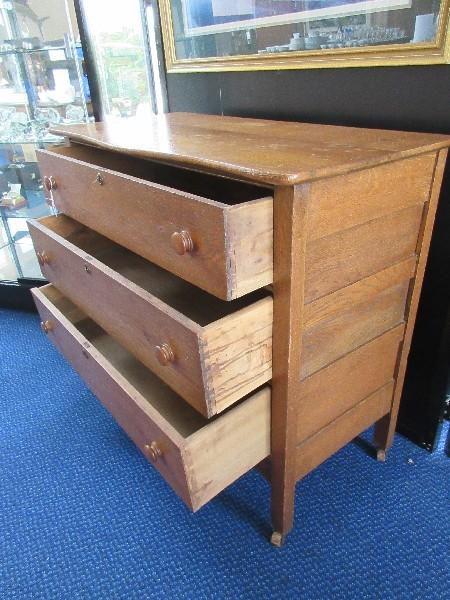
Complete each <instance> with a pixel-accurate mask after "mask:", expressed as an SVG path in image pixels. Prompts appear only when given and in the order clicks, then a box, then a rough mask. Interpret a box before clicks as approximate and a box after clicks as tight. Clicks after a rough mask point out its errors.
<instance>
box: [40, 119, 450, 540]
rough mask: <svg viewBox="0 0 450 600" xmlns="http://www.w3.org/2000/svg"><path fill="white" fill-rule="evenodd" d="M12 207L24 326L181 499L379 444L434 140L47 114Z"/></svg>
mask: <svg viewBox="0 0 450 600" xmlns="http://www.w3.org/2000/svg"><path fill="white" fill-rule="evenodd" d="M53 131H54V133H57V134H59V135H63V136H65V137H66V140H67V143H66V144H65V145H62V146H60V147H57V148H54V149H52V150H42V151H39V163H40V168H41V172H42V177H43V181H44V186H45V188H46V193H47V195H48V201H49V203H50V204H51V206H52V207H53V212H54V214H53V215H52V216H49V217H45V218H43V219H40V220H39V221H30V223H29V226H30V231H31V235H32V237H33V241H34V245H35V249H36V252H37V256H38V260H39V262H40V264H41V266H42V270H43V273H44V274H45V276H46V277H47V278H48V280H49V281H50V284H49V285H48V286H45V287H43V288H40V289H36V290H34V296H35V300H36V304H37V307H38V310H39V312H40V315H41V319H42V328H43V330H44V332H45V333H46V334H47V335H48V336H49V338H50V339H51V340H52V341H53V343H54V344H55V345H56V346H57V347H58V348H59V349H60V351H61V352H62V353H63V354H64V356H65V357H66V358H67V359H68V360H69V361H70V362H71V363H72V365H73V366H74V367H75V368H76V369H77V371H78V372H79V373H80V374H81V376H82V377H83V378H84V380H85V381H86V383H87V384H88V385H89V387H90V388H91V389H92V391H93V392H94V393H95V394H96V396H97V397H98V398H99V400H100V401H102V402H103V403H104V405H105V406H106V407H107V408H108V409H109V410H110V412H111V413H112V414H113V416H114V417H115V418H116V420H117V421H118V422H119V423H120V425H121V426H122V427H123V428H124V430H125V431H126V432H127V433H128V435H129V436H130V437H131V438H132V439H133V440H134V441H135V443H136V444H137V446H138V447H139V448H140V449H141V450H142V452H144V454H145V455H146V456H147V458H148V459H149V461H151V462H152V463H153V465H154V467H155V468H156V469H158V471H159V472H160V473H161V475H162V476H163V477H164V478H165V479H166V481H167V482H168V483H169V485H170V486H171V487H172V488H173V489H174V490H175V491H176V492H177V493H178V495H179V496H180V497H181V498H182V499H183V500H184V501H185V502H186V503H187V504H188V506H190V508H192V509H193V510H197V509H198V508H200V507H201V506H202V505H204V504H205V503H206V502H208V501H209V500H211V498H213V497H214V496H215V495H217V494H218V493H219V492H220V491H221V490H223V489H224V488H225V487H226V486H228V485H229V484H231V483H232V482H233V481H235V480H236V479H237V478H238V477H240V476H241V475H243V474H244V473H246V472H247V471H248V470H250V469H251V468H253V467H255V466H258V467H259V468H260V469H261V471H262V472H263V473H264V474H265V475H266V476H267V477H268V479H269V480H270V483H271V489H272V516H273V529H274V533H273V535H272V542H273V543H274V544H275V545H281V543H282V542H283V540H284V538H285V536H286V534H287V533H288V532H289V530H290V529H291V527H292V523H293V500H294V493H295V484H296V482H297V481H298V480H299V479H301V478H302V477H303V476H304V475H306V474H307V473H309V472H310V471H311V470H312V469H314V468H315V467H316V466H317V465H319V464H320V463H321V462H323V461H324V460H325V459H326V458H328V457H329V456H330V455H332V454H333V453H334V452H336V451H337V450H338V449H339V448H341V447H342V446H343V445H345V444H346V443H348V442H349V441H351V440H352V439H353V438H354V437H356V436H357V435H359V434H360V433H361V432H362V431H363V430H365V429H367V428H368V427H370V426H371V425H373V424H375V448H376V450H377V457H378V459H379V460H383V459H384V458H385V452H386V450H387V449H388V448H389V447H390V446H391V444H392V440H393V435H394V430H395V422H396V418H397V413H398V404H399V400H400V394H401V388H402V384H403V378H404V372H405V366H406V360H407V355H408V351H409V346H410V341H411V335H412V329H413V326H414V319H415V314H416V310H417V303H418V299H419V295H420V287H421V282H422V278H423V273H424V268H425V264H426V258H427V252H428V247H429V242H430V237H431V231H432V226H433V219H434V214H435V210H436V204H437V201H438V197H439V190H440V185H441V180H442V174H443V169H444V164H445V158H446V153H447V146H448V145H450V140H449V138H446V137H444V136H439V135H428V134H416V133H404V132H394V131H380V130H365V129H356V128H344V127H332V126H321V125H310V124H301V123H277V122H271V121H261V120H251V119H238V118H232V117H211V116H206V115H189V114H181V113H179V114H177V113H174V114H170V115H167V116H165V117H155V118H154V119H152V120H148V121H146V122H138V121H127V122H119V123H115V124H109V125H106V124H102V123H97V124H95V125H94V124H92V125H76V126H61V127H59V128H57V129H54V130H53Z"/></svg>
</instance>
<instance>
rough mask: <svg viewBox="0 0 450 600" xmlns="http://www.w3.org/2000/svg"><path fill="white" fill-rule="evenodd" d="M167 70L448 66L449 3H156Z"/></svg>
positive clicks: (257, 0) (380, 0) (251, 0)
mask: <svg viewBox="0 0 450 600" xmlns="http://www.w3.org/2000/svg"><path fill="white" fill-rule="evenodd" d="M158 2H159V9H160V14H161V24H162V31H163V38H164V48H165V55H166V63H167V69H168V71H169V72H180V71H185V72H189V71H223V70H229V71H232V70H235V71H236V70H257V69H295V68H320V67H329V68H330V67H350V66H380V65H405V64H408V65H411V64H439V63H445V62H449V61H450V25H449V21H450V0H158Z"/></svg>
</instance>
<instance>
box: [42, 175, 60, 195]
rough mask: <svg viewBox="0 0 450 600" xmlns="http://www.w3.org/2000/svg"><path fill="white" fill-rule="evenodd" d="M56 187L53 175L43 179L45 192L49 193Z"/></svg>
mask: <svg viewBox="0 0 450 600" xmlns="http://www.w3.org/2000/svg"><path fill="white" fill-rule="evenodd" d="M57 187H58V186H57V185H56V179H55V178H54V177H53V175H50V176H49V177H48V176H47V175H46V176H45V177H44V188H45V189H46V190H47V192H51V191H52V190H55V189H56V188H57Z"/></svg>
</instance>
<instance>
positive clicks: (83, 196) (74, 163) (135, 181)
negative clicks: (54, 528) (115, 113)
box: [38, 148, 272, 300]
mask: <svg viewBox="0 0 450 600" xmlns="http://www.w3.org/2000/svg"><path fill="white" fill-rule="evenodd" d="M70 154H71V149H70V148H63V149H60V150H58V149H54V150H40V151H38V159H39V166H40V169H41V174H42V176H43V177H44V176H50V175H53V176H54V177H55V179H56V181H57V188H56V189H55V190H54V192H53V198H54V201H55V205H56V207H57V209H58V210H59V211H60V212H62V213H64V214H66V215H69V216H70V217H72V218H73V219H75V220H77V221H79V222H80V223H83V224H84V225H86V226H87V227H90V228H91V229H94V230H95V231H98V232H99V233H101V234H102V235H104V236H106V237H108V238H110V239H111V240H113V241H115V242H117V243H118V244H121V245H122V246H124V247H126V248H128V249H130V250H131V251H133V252H135V253H136V254H139V255H140V256H143V257H144V258H146V259H148V260H150V261H152V262H154V263H156V264H158V265H159V266H161V267H163V268H164V269H167V270H168V271H170V272H171V273H174V274H175V275H178V276H179V277H182V278H183V279H186V280H187V281H190V282H191V283H193V284H195V285H196V286H198V287H200V288H202V289H205V290H206V291H208V292H210V293H211V294H214V295H216V296H218V297H219V298H223V299H225V300H230V299H233V298H236V297H237V296H238V295H242V293H247V292H249V291H251V290H252V289H257V288H259V287H262V286H264V285H266V284H267V283H270V282H271V276H272V272H271V261H272V248H271V235H272V234H271V230H270V228H269V227H268V222H269V219H270V215H271V210H270V205H271V199H267V198H261V202H258V201H253V202H252V203H251V210H249V211H246V216H245V221H243V222H242V223H241V222H240V220H239V219H237V220H236V219H233V218H230V216H229V215H230V214H232V212H233V210H237V211H238V212H239V204H236V206H229V205H227V204H224V203H220V202H216V201H214V200H210V199H207V198H202V197H200V196H195V195H193V194H190V193H187V192H184V191H182V190H181V191H180V190H177V189H174V188H169V187H167V186H163V185H160V184H157V183H153V182H151V181H146V180H144V179H140V178H137V177H134V176H131V175H128V174H127V173H123V172H119V171H115V170H111V169H108V168H104V167H99V166H98V165H95V164H91V163H89V162H87V161H83V160H80V150H79V148H77V150H76V153H75V154H76V158H73V157H72V156H70ZM87 158H90V155H88V156H87ZM125 165H126V162H125ZM114 166H116V164H115V163H114ZM99 172H100V173H101V175H102V177H103V183H102V184H101V185H99V184H98V183H97V182H96V176H97V174H98V173H99ZM261 193H262V194H264V191H262V192H261ZM243 198H245V195H243ZM260 213H261V214H260ZM235 224H238V229H237V231H234V230H233V226H234V225H235ZM179 231H188V232H189V234H190V236H191V238H192V240H193V243H194V249H193V251H192V252H190V253H187V254H184V255H183V256H180V255H179V254H177V252H176V251H175V250H174V249H173V247H172V244H171V238H172V235H173V234H174V233H175V232H179ZM240 235H245V237H246V241H245V242H243V245H244V248H245V252H246V255H245V261H246V265H245V267H242V268H241V267H240V266H239V265H237V264H236V262H237V261H238V260H240V259H243V257H242V255H241V254H239V253H238V254H236V253H233V251H232V250H231V249H230V248H229V247H228V246H227V243H226V240H227V239H233V240H234V242H235V247H238V240H239V237H240ZM252 248H256V249H257V250H264V254H263V256H264V257H265V258H264V260H263V261H262V257H261V254H258V255H257V254H255V251H254V250H252ZM252 265H253V266H254V267H255V268H254V269H252ZM241 274H242V276H243V278H240V276H241ZM239 289H241V290H243V291H241V292H238V290H239Z"/></svg>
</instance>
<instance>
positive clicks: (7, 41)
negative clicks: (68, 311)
mask: <svg viewBox="0 0 450 600" xmlns="http://www.w3.org/2000/svg"><path fill="white" fill-rule="evenodd" d="M78 39H79V35H78V30H77V26H76V19H75V13H74V10H73V7H72V5H71V4H69V3H68V2H66V1H65V0H16V1H14V2H2V1H1V0H0V282H1V283H2V284H3V285H5V284H11V283H13V284H14V283H15V284H16V285H18V284H24V283H26V280H30V279H33V280H36V279H42V274H41V271H40V268H39V265H38V263H37V260H36V257H35V254H34V251H33V246H32V243H31V239H30V236H29V233H28V229H27V224H26V220H27V219H28V218H37V217H41V216H43V215H45V214H48V213H49V212H50V206H49V205H48V204H47V201H46V198H45V194H44V190H43V185H42V181H41V178H40V175H39V169H38V166H37V162H36V149H37V148H46V147H48V146H50V145H52V144H55V143H61V141H62V140H61V138H58V137H56V136H54V135H52V134H51V133H49V128H50V127H51V126H52V125H53V124H55V123H79V122H86V121H88V120H89V119H91V118H92V117H91V112H92V111H91V106H90V97H89V86H88V82H87V77H86V76H85V74H84V65H83V52H82V49H81V45H80V43H79V42H78Z"/></svg>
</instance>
